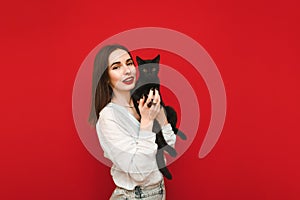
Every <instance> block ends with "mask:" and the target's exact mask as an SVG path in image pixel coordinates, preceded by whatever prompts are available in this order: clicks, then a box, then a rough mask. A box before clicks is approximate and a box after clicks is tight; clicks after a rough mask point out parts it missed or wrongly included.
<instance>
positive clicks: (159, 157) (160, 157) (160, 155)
mask: <svg viewBox="0 0 300 200" xmlns="http://www.w3.org/2000/svg"><path fill="white" fill-rule="evenodd" d="M156 162H157V166H158V169H159V171H160V172H161V173H162V175H163V176H164V177H166V178H167V179H169V180H171V179H172V174H171V173H170V171H169V169H168V168H167V166H166V163H165V159H164V151H163V149H160V150H158V151H157V153H156Z"/></svg>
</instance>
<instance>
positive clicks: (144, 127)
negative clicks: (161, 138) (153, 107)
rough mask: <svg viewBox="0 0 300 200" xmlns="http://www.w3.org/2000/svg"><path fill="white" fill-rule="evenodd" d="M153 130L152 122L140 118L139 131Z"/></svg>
mask: <svg viewBox="0 0 300 200" xmlns="http://www.w3.org/2000/svg"><path fill="white" fill-rule="evenodd" d="M152 128H153V120H148V119H143V118H141V123H140V130H142V131H152Z"/></svg>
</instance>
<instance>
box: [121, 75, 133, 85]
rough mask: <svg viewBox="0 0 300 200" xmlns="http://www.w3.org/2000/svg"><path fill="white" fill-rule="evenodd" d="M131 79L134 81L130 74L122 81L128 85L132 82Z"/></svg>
mask: <svg viewBox="0 0 300 200" xmlns="http://www.w3.org/2000/svg"><path fill="white" fill-rule="evenodd" d="M133 81H134V78H133V77H132V76H131V77H129V78H126V79H124V80H123V81H122V82H123V83H125V84H127V85H130V84H132V83H133Z"/></svg>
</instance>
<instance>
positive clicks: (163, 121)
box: [156, 107, 169, 127]
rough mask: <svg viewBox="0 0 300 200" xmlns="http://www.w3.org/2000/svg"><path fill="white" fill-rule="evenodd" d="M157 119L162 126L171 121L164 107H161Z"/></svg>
mask: <svg viewBox="0 0 300 200" xmlns="http://www.w3.org/2000/svg"><path fill="white" fill-rule="evenodd" d="M156 120H157V121H158V123H159V125H160V127H163V126H165V125H167V124H168V123H169V122H168V119H167V116H166V112H165V109H164V107H161V108H160V111H159V113H158V114H157V116H156Z"/></svg>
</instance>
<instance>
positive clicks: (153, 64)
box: [132, 55, 186, 179]
mask: <svg viewBox="0 0 300 200" xmlns="http://www.w3.org/2000/svg"><path fill="white" fill-rule="evenodd" d="M136 60H137V63H138V69H139V79H138V81H137V83H136V86H135V88H134V89H133V90H132V99H133V102H134V106H135V109H136V111H137V113H138V114H139V115H140V112H139V109H138V101H139V100H140V99H141V98H142V97H143V96H145V97H146V99H147V98H148V94H149V91H150V89H152V90H154V89H157V91H158V92H159V94H160V97H161V106H163V107H164V109H165V112H166V116H167V120H168V122H169V123H170V124H171V126H172V129H173V131H174V133H175V134H177V135H178V136H180V137H181V138H182V139H184V140H185V139H186V136H185V134H184V133H182V132H181V131H180V130H178V129H177V128H176V124H177V113H176V112H175V110H174V109H173V108H172V107H170V106H165V104H164V102H163V100H162V96H161V93H160V80H159V77H158V72H159V60H160V55H157V56H156V57H155V58H154V59H152V60H143V59H141V58H140V57H138V56H137V57H136ZM153 132H155V133H157V134H156V140H155V142H156V143H157V145H158V151H157V154H156V161H157V165H158V168H159V170H160V171H161V173H162V174H163V175H164V176H165V177H166V178H167V179H172V175H171V173H170V172H169V170H168V168H167V167H166V163H165V160H164V153H163V151H166V152H168V153H169V154H170V155H171V156H173V157H175V156H176V155H177V152H176V150H175V149H174V148H173V147H171V146H170V145H168V144H167V142H166V141H165V139H164V137H163V134H162V131H161V128H160V125H159V124H158V122H157V121H156V120H154V124H153Z"/></svg>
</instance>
